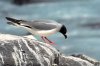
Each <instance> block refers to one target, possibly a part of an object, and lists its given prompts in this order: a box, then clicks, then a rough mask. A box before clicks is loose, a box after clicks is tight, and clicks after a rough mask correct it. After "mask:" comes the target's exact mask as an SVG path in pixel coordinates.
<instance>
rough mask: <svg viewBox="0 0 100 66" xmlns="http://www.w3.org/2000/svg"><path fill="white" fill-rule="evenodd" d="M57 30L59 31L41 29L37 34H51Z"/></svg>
mask: <svg viewBox="0 0 100 66" xmlns="http://www.w3.org/2000/svg"><path fill="white" fill-rule="evenodd" d="M56 32H58V30H57V29H52V30H41V31H37V34H39V35H40V36H50V35H52V34H55V33H56Z"/></svg>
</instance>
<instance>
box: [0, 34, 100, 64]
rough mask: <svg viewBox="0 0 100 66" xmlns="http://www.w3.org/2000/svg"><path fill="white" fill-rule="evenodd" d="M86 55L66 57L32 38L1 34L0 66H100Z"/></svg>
mask: <svg viewBox="0 0 100 66" xmlns="http://www.w3.org/2000/svg"><path fill="white" fill-rule="evenodd" d="M99 65H100V64H99V62H98V61H96V60H92V59H91V58H88V57H87V56H85V55H75V54H74V55H72V56H65V55H63V54H61V53H60V52H59V51H58V50H56V49H55V48H54V47H52V46H51V45H49V44H46V43H43V42H40V41H38V40H36V39H35V38H34V37H32V36H31V37H30V36H23V37H20V36H14V35H8V34H0V66H99Z"/></svg>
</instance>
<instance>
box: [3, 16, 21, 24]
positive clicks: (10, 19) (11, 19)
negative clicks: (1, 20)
mask: <svg viewBox="0 0 100 66" xmlns="http://www.w3.org/2000/svg"><path fill="white" fill-rule="evenodd" d="M5 18H6V19H7V20H8V21H11V22H16V23H17V22H19V21H20V20H17V19H14V18H10V17H5Z"/></svg>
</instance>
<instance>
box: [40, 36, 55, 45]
mask: <svg viewBox="0 0 100 66" xmlns="http://www.w3.org/2000/svg"><path fill="white" fill-rule="evenodd" d="M41 38H42V40H43V41H44V42H45V43H48V42H49V44H54V42H52V41H50V40H49V39H48V38H47V37H44V36H41Z"/></svg>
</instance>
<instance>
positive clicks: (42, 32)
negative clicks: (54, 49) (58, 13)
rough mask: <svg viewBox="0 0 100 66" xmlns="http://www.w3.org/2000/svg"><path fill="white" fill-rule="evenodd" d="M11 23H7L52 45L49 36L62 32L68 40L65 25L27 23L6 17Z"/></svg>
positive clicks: (54, 22)
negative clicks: (25, 30) (23, 29)
mask: <svg viewBox="0 0 100 66" xmlns="http://www.w3.org/2000/svg"><path fill="white" fill-rule="evenodd" d="M6 19H7V20H8V21H9V22H7V23H8V24H10V25H14V26H17V27H23V28H25V29H27V30H28V31H29V32H30V33H32V34H34V35H39V36H41V38H42V39H43V41H45V42H46V43H47V42H49V43H50V44H54V43H53V42H52V41H50V40H49V39H47V38H46V37H47V36H50V35H52V34H55V33H57V32H60V33H62V34H63V35H64V37H65V39H66V38H67V35H66V33H67V29H66V27H65V26H64V25H63V24H60V23H58V22H56V21H53V20H43V19H42V20H33V21H26V20H18V19H14V18H10V17H6Z"/></svg>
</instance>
